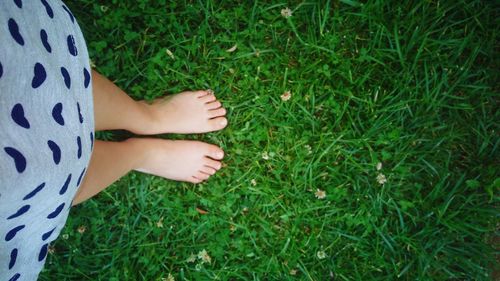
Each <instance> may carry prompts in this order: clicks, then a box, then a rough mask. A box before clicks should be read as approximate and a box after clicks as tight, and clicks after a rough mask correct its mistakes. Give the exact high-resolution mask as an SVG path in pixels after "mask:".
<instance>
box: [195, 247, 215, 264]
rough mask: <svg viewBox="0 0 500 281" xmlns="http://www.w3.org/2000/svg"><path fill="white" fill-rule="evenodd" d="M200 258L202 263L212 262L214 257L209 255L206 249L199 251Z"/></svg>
mask: <svg viewBox="0 0 500 281" xmlns="http://www.w3.org/2000/svg"><path fill="white" fill-rule="evenodd" d="M198 259H200V260H201V263H211V262H212V258H211V257H210V256H209V255H208V253H207V251H206V250H205V249H203V250H201V251H200V252H199V253H198Z"/></svg>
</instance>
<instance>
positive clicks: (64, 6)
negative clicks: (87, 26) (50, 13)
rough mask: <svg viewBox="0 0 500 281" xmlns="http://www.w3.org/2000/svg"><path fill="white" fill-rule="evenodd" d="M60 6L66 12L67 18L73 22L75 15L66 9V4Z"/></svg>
mask: <svg viewBox="0 0 500 281" xmlns="http://www.w3.org/2000/svg"><path fill="white" fill-rule="evenodd" d="M62 7H63V9H64V10H65V11H66V13H68V15H69V18H70V19H71V21H72V22H73V23H75V17H74V16H73V13H72V12H71V11H70V10H69V9H68V7H66V5H62Z"/></svg>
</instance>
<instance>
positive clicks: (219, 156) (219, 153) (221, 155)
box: [215, 151, 224, 158]
mask: <svg viewBox="0 0 500 281" xmlns="http://www.w3.org/2000/svg"><path fill="white" fill-rule="evenodd" d="M215 155H216V156H217V157H218V158H222V157H223V156H224V153H222V152H220V151H219V152H217V153H216V154H215Z"/></svg>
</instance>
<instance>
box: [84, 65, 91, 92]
mask: <svg viewBox="0 0 500 281" xmlns="http://www.w3.org/2000/svg"><path fill="white" fill-rule="evenodd" d="M89 84H90V73H89V71H88V70H87V69H86V68H83V85H84V86H85V89H87V88H88V87H89Z"/></svg>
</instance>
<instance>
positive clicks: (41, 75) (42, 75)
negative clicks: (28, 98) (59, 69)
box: [31, 62, 47, 89]
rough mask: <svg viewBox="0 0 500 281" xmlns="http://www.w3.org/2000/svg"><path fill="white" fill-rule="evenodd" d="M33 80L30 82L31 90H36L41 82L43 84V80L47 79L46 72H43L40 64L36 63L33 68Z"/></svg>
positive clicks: (43, 68) (43, 69)
mask: <svg viewBox="0 0 500 281" xmlns="http://www.w3.org/2000/svg"><path fill="white" fill-rule="evenodd" d="M33 73H34V76H33V80H31V87H33V89H36V88H38V87H40V86H41V85H42V84H43V82H45V79H47V72H45V67H43V65H42V64H41V63H38V62H37V63H36V64H35V67H34V68H33Z"/></svg>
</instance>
